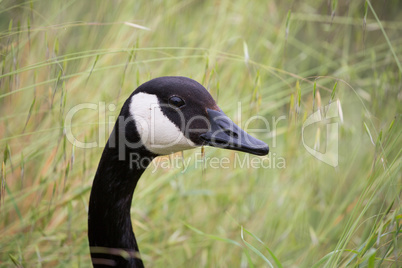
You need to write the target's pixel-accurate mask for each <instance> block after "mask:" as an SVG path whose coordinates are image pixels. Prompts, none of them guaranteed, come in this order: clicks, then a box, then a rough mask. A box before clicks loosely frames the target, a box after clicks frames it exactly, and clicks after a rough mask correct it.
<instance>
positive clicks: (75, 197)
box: [0, 0, 402, 267]
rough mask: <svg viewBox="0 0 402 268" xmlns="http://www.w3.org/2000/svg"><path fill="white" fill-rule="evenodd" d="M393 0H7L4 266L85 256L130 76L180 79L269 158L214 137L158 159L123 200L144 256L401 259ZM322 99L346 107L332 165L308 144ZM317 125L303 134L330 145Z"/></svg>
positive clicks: (78, 263) (2, 129)
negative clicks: (102, 168) (198, 87)
mask: <svg viewBox="0 0 402 268" xmlns="http://www.w3.org/2000/svg"><path fill="white" fill-rule="evenodd" d="M401 7H402V5H401V3H400V1H397V0H389V1H371V2H368V1H347V2H345V1H335V0H332V1H321V3H318V2H317V1H310V0H307V1H253V2H250V1H227V0H223V1H176V0H170V1H162V2H160V3H156V2H151V3H150V2H143V1H99V2H96V5H93V4H92V2H89V1H18V2H15V1H9V0H5V1H2V2H1V3H0V70H1V71H0V150H1V152H2V153H1V156H0V163H1V206H0V266H2V267H3V266H4V267H10V266H11V267H12V266H18V267H20V266H24V267H42V266H44V267H54V266H59V267H88V266H90V258H89V249H88V242H87V236H86V235H87V226H86V222H87V216H86V215H87V210H88V198H89V192H90V188H91V184H92V179H93V176H94V172H95V170H96V167H97V165H98V161H99V158H100V154H101V152H102V147H103V145H104V143H105V141H106V138H107V137H108V133H109V130H110V127H111V126H112V125H113V123H114V118H115V116H116V115H117V114H118V112H119V110H120V107H121V105H122V103H123V102H124V101H125V99H126V98H127V97H128V96H129V94H130V93H131V92H132V91H133V90H134V89H135V88H136V87H137V86H138V85H140V84H141V83H143V82H145V81H147V80H149V79H150V78H153V77H158V76H164V75H182V76H188V77H191V78H193V79H196V80H197V81H199V82H201V83H202V84H203V85H204V86H205V87H207V89H208V90H209V91H210V92H211V94H212V95H213V97H214V98H215V99H216V100H217V101H218V104H219V106H220V107H221V108H222V109H223V110H224V111H225V113H226V114H228V115H229V116H230V117H231V118H233V119H234V120H235V121H236V122H238V123H239V125H241V126H242V127H245V128H248V129H249V131H250V132H251V133H252V134H254V135H256V136H258V138H260V139H262V140H264V141H266V142H267V143H268V144H269V145H270V148H271V152H270V156H269V160H267V159H265V160H264V159H263V161H265V162H264V163H265V166H262V165H259V166H258V168H253V167H252V166H251V164H250V163H251V162H252V161H260V160H261V158H256V157H252V156H248V155H246V154H243V153H235V152H231V151H225V150H219V149H214V148H205V156H204V157H203V156H202V155H201V154H200V149H197V150H192V151H185V152H184V153H183V155H184V158H182V156H181V154H177V155H173V156H169V157H164V158H161V159H160V160H159V161H156V162H155V163H154V166H152V167H151V168H149V169H148V170H147V171H146V173H145V174H144V176H143V178H142V179H141V180H140V182H139V185H138V187H137V189H136V192H135V195H134V199H133V206H132V211H131V212H132V213H131V216H132V220H133V226H134V229H135V233H136V236H137V241H138V242H139V245H140V249H141V252H142V256H143V259H144V262H145V264H146V265H147V266H149V267H161V266H168V267H192V266H196V267H239V266H240V267H262V266H263V267H265V266H268V267H400V266H401V263H402V261H401V248H402V247H401V242H400V239H401V236H400V233H401V225H402V214H401V200H400V197H401V189H402V188H401V148H402V142H401V133H402V132H401V105H400V102H401V98H402V95H401V85H402V71H401V68H400V66H401V63H400V62H401V60H402V58H401V55H402V38H401V31H402V21H401V20H400V19H399V18H400V17H401V15H402V14H401V13H402V8H401ZM88 103H92V104H94V105H95V106H93V107H92V108H87V109H83V110H80V111H79V112H77V113H76V114H75V115H74V117H73V120H71V122H70V121H69V120H68V115H69V112H70V111H71V109H74V107H75V108H77V105H80V104H81V105H82V104H88ZM329 103H335V104H336V105H337V107H338V108H341V111H342V116H340V115H339V114H338V116H337V117H336V118H335V119H331V120H332V121H331V122H330V123H337V130H338V141H339V146H338V156H339V157H338V161H339V162H338V166H337V167H335V168H334V167H332V166H330V165H328V164H325V163H323V162H321V161H319V160H317V159H316V158H315V157H313V156H312V155H311V154H310V153H309V152H308V151H307V150H306V149H305V147H304V146H303V140H302V126H303V123H304V122H305V120H306V119H307V118H308V117H309V116H310V115H311V114H312V113H313V112H316V111H317V110H319V109H322V107H324V106H326V105H328V104H329ZM239 108H241V109H239ZM70 115H71V114H70ZM253 115H260V116H262V117H264V118H266V120H267V121H266V122H268V124H269V128H267V126H266V124H264V122H263V121H261V120H260V121H257V120H254V121H251V122H248V121H247V119H249V118H251V117H252V116H253ZM255 128H265V131H263V132H255V131H254V132H253V131H252V129H255ZM70 130H71V132H72V134H73V135H74V136H75V137H76V138H77V139H78V140H79V141H81V142H84V141H87V142H96V146H95V147H94V148H86V149H85V148H80V146H79V144H77V143H76V144H74V143H72V142H71V141H70V139H69V133H70V132H69V131H70ZM326 130H327V127H326V125H325V124H315V125H312V126H310V127H308V128H306V129H304V133H303V134H304V141H305V142H306V144H307V145H308V146H309V147H311V148H315V149H317V150H320V152H325V143H326V138H327V133H326ZM214 159H228V160H227V161H228V162H229V164H228V166H227V168H213V165H212V164H211V161H214ZM253 159H254V160H253ZM243 161H245V162H244V163H245V164H242V163H243ZM156 165H159V166H158V168H156Z"/></svg>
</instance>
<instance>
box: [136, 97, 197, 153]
mask: <svg viewBox="0 0 402 268" xmlns="http://www.w3.org/2000/svg"><path fill="white" fill-rule="evenodd" d="M130 114H131V116H132V117H133V118H134V121H135V126H136V128H137V131H138V133H139V134H140V137H141V142H142V144H144V146H145V148H147V150H148V151H150V152H152V153H155V154H158V155H166V154H170V153H174V152H179V151H183V150H187V149H191V148H194V147H197V145H196V144H195V143H193V142H192V141H191V140H190V139H188V138H186V137H185V136H184V134H183V132H181V131H180V129H179V128H178V127H177V126H176V125H175V124H174V123H173V122H172V121H171V120H170V119H169V118H168V117H167V116H165V115H164V113H163V112H162V110H161V107H160V105H159V101H158V97H157V96H156V95H153V94H147V93H143V92H140V93H137V94H135V95H134V96H133V97H132V98H131V103H130ZM183 120H184V118H183ZM182 123H183V124H184V123H185V122H182Z"/></svg>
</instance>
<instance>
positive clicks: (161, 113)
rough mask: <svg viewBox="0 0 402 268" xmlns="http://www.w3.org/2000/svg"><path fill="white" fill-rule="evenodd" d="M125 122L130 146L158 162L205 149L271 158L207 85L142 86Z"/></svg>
mask: <svg viewBox="0 0 402 268" xmlns="http://www.w3.org/2000/svg"><path fill="white" fill-rule="evenodd" d="M120 116H121V117H122V118H124V120H125V122H126V123H125V124H124V125H125V127H123V129H124V131H123V132H124V135H123V138H124V142H125V143H126V145H128V147H132V148H135V147H142V148H145V150H146V151H148V152H150V153H151V154H153V155H154V156H159V155H167V154H170V153H174V152H179V151H183V150H187V149H192V148H195V147H198V146H203V145H208V146H213V147H218V148H224V149H231V150H237V151H243V152H247V153H251V154H255V155H266V154H268V152H269V148H268V145H267V144H265V143H264V142H262V141H260V140H258V139H256V138H254V137H252V136H251V135H249V134H248V133H246V132H245V131H244V130H242V129H241V128H240V127H239V126H237V125H236V124H235V123H234V122H233V121H232V120H231V119H230V118H229V117H228V116H226V115H225V113H224V112H223V111H222V110H221V109H220V108H219V106H218V105H217V104H216V102H215V100H214V99H213V98H212V96H211V95H210V94H209V92H208V91H207V90H206V89H205V88H204V87H203V86H202V85H201V84H199V83H198V82H196V81H194V80H192V79H189V78H186V77H159V78H155V79H152V80H150V81H148V82H146V83H144V84H142V85H141V86H139V87H138V88H137V89H136V90H135V91H134V92H133V93H132V94H131V96H130V97H129V98H128V99H127V101H126V103H125V104H124V105H123V108H122V111H121V114H120ZM128 126H131V130H132V131H128V130H127V127H128ZM120 129H122V128H120ZM130 136H131V137H130ZM132 136H135V137H132Z"/></svg>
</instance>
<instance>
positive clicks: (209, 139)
mask: <svg viewBox="0 0 402 268" xmlns="http://www.w3.org/2000/svg"><path fill="white" fill-rule="evenodd" d="M207 112H208V116H209V122H210V124H211V128H210V130H209V131H208V132H207V133H204V134H201V135H200V137H201V139H202V140H204V142H205V144H206V145H209V146H213V147H218V148H224V149H231V150H236V151H241V152H246V153H251V154H255V155H267V154H268V152H269V148H268V145H267V144H266V143H265V142H263V141H260V140H259V139H256V138H254V137H252V136H250V135H249V134H248V133H247V132H245V131H244V130H243V129H241V128H240V127H239V126H237V125H236V124H235V123H234V122H233V121H232V120H230V118H229V117H228V116H227V115H226V114H225V113H224V112H222V111H215V110H211V109H207Z"/></svg>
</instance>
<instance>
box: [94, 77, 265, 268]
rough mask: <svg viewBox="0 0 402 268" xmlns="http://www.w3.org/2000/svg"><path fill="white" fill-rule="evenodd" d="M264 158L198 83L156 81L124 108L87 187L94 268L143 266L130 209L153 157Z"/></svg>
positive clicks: (262, 150)
mask: <svg viewBox="0 0 402 268" xmlns="http://www.w3.org/2000/svg"><path fill="white" fill-rule="evenodd" d="M202 145H209V146H214V147H220V148H226V149H232V150H238V151H243V152H248V153H252V154H256V155H266V154H268V151H269V148H268V146H267V145H266V144H265V143H264V142H262V141H260V140H258V139H255V138H253V137H252V136H250V135H249V134H247V133H246V132H245V131H244V130H242V129H241V128H239V127H238V126H237V125H236V124H234V123H233V121H231V120H230V119H229V117H227V116H226V115H225V114H224V113H223V112H222V110H221V109H220V108H219V107H218V106H217V104H216V103H215V101H214V99H213V98H212V96H211V95H210V94H209V93H208V91H207V90H206V89H205V88H204V87H203V86H202V85H201V84H199V83H198V82H196V81H194V80H192V79H189V78H186V77H160V78H155V79H153V80H150V81H148V82H146V83H144V84H142V85H141V86H139V87H138V88H137V89H136V90H135V91H134V92H133V93H132V94H131V96H130V97H129V98H128V99H127V100H126V102H125V103H124V105H123V107H122V109H121V112H120V115H119V118H118V120H117V121H116V124H115V126H114V129H113V131H112V133H111V135H110V137H109V140H108V142H107V143H106V146H105V149H104V151H103V153H102V157H101V159H100V162H99V166H98V170H97V171H96V175H95V178H94V181H93V185H92V191H91V197H90V200H89V211H88V238H89V245H90V248H91V249H90V250H91V258H92V263H93V265H94V266H96V267H100V266H102V267H105V266H109V267H110V266H114V267H144V264H143V262H142V260H141V258H140V255H139V250H138V245H137V242H136V240H135V236H134V233H133V229H132V225H131V219H130V207H131V201H132V197H133V193H134V188H135V186H136V185H137V182H138V180H139V178H140V177H141V175H142V173H143V172H144V170H145V169H146V168H147V166H148V165H149V163H150V162H151V161H152V159H153V158H155V157H157V156H159V155H166V154H170V153H173V152H178V151H182V150H186V149H191V148H194V147H197V146H202Z"/></svg>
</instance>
